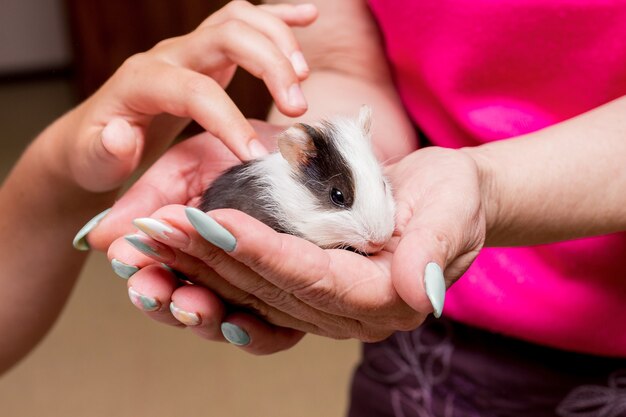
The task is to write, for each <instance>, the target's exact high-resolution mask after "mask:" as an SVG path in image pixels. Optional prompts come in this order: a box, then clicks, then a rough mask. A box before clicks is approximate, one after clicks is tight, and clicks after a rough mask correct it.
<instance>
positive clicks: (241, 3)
mask: <svg viewBox="0 0 626 417" xmlns="http://www.w3.org/2000/svg"><path fill="white" fill-rule="evenodd" d="M251 7H254V6H252V5H251V4H250V3H248V2H247V1H245V0H237V1H231V2H230V3H228V4H227V5H226V7H225V10H227V11H228V12H229V13H235V14H237V13H241V12H242V11H244V10H247V9H249V8H251Z"/></svg>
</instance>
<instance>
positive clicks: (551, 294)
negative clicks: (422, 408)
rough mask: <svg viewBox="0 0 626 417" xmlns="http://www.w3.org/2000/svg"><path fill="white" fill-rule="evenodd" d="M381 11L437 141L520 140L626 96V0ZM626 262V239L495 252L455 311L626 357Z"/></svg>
mask: <svg viewBox="0 0 626 417" xmlns="http://www.w3.org/2000/svg"><path fill="white" fill-rule="evenodd" d="M370 5H371V9H372V12H373V14H374V16H375V18H376V20H377V22H378V24H379V27H380V29H381V32H382V34H383V38H384V42H385V48H386V53H387V56H388V59H389V61H390V63H391V67H392V71H393V74H394V77H395V81H396V84H397V87H398V91H399V93H400V95H401V97H402V100H403V102H404V104H405V106H406V108H407V111H408V112H409V114H410V116H411V117H412V119H413V120H414V121H415V123H416V125H417V126H418V127H419V129H420V130H421V131H422V132H423V133H424V134H425V135H426V136H427V137H428V138H429V140H430V141H431V142H432V143H433V144H435V145H439V146H446V147H461V146H473V145H479V144H482V143H486V142H489V141H494V140H501V139H506V138H510V137H515V136H518V135H521V134H524V133H528V132H532V131H534V130H538V129H541V128H543V127H546V126H549V125H551V124H554V123H558V122H560V121H563V120H565V119H568V118H570V117H573V116H575V115H577V114H580V113H583V112H585V111H588V110H590V109H592V108H594V107H597V106H599V105H601V104H603V103H606V102H608V101H610V100H612V99H615V98H617V97H620V96H622V95H624V94H626V1H601V0H589V1H575V0H569V1H567V0H551V1H547V0H545V1H538V0H505V1H489V0H483V1H480V0H449V1H440V0H426V1H412V0H396V1H387V0H370ZM625 117H626V115H625ZM589 140H590V141H593V140H596V138H589ZM625 140H626V138H625ZM558 157H559V155H554V158H555V159H557V158H558ZM578 175H585V169H584V167H581V169H580V172H579V173H578ZM575 180H576V179H575V178H573V179H572V181H575ZM625 259H626V234H624V233H621V234H614V235H610V236H602V237H595V238H589V239H581V240H577V241H572V242H563V243H558V244H551V245H542V246H535V247H529V248H489V249H484V250H483V251H482V253H481V254H480V255H479V257H478V258H477V260H476V261H475V263H474V264H473V265H472V267H471V268H470V269H469V270H468V271H467V273H466V274H465V275H464V276H463V278H462V279H461V280H459V282H458V283H456V284H455V285H454V286H453V287H452V288H451V289H450V290H449V291H448V295H447V298H446V306H445V309H444V314H446V315H447V316H448V317H450V318H452V319H455V320H458V321H460V322H464V323H467V324H471V325H474V326H478V327H482V328H485V329H489V330H492V331H496V332H501V333H504V334H507V335H510V336H514V337H519V338H521V339H525V340H528V341H532V342H536V343H541V344H545V345H549V346H553V347H557V348H562V349H569V350H576V351H581V352H587V353H594V354H601V355H613V356H626V332H624V331H623V328H624V323H626V268H625V267H623V266H622V264H623V262H624V260H625Z"/></svg>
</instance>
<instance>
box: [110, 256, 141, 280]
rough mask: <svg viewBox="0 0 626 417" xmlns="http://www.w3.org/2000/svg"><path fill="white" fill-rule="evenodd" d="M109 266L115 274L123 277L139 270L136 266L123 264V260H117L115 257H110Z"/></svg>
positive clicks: (125, 277)
mask: <svg viewBox="0 0 626 417" xmlns="http://www.w3.org/2000/svg"><path fill="white" fill-rule="evenodd" d="M111 267H112V268H113V272H115V273H116V274H117V276H119V277H121V278H124V279H128V278H130V277H132V276H133V275H134V274H135V272H137V271H139V268H137V267H136V266H134V265H128V264H125V263H124V262H122V261H118V260H117V259H115V258H113V259H111Z"/></svg>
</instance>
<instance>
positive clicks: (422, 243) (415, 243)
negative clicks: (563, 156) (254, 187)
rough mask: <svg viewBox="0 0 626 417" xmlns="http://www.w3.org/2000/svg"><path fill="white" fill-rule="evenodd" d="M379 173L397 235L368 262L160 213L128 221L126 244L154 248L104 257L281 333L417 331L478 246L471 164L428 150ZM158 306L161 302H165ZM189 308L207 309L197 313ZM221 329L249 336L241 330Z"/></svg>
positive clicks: (246, 222) (372, 336)
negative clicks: (164, 268) (391, 201)
mask: <svg viewBox="0 0 626 417" xmlns="http://www.w3.org/2000/svg"><path fill="white" fill-rule="evenodd" d="M388 173H389V178H390V180H391V182H392V184H393V186H394V189H395V196H396V199H397V202H398V230H397V233H396V235H395V236H394V238H392V240H391V242H389V244H388V245H387V247H386V248H385V249H384V250H383V251H382V252H380V253H378V254H376V255H374V256H370V257H364V256H360V255H357V254H355V253H352V252H348V251H343V250H322V249H320V248H318V247H316V246H315V245H313V244H311V243H309V242H307V241H304V240H302V239H299V238H297V237H294V236H290V235H284V234H279V233H276V232H274V231H273V230H271V229H269V228H268V227H267V226H265V225H263V224H261V223H259V222H258V221H256V220H255V219H252V218H250V217H249V216H246V215H245V214H243V213H240V212H237V211H234V210H217V211H214V212H211V213H210V216H209V215H205V214H204V213H201V212H198V211H197V210H193V209H185V208H184V207H181V206H168V207H163V208H161V209H159V210H157V211H156V212H155V213H154V214H153V215H152V216H151V218H152V219H151V220H146V219H142V220H139V221H136V224H137V225H138V226H139V227H140V228H141V229H142V230H143V231H144V232H145V233H146V234H147V235H148V236H149V237H150V238H151V239H150V238H148V237H146V236H141V237H139V236H140V235H137V236H135V237H134V238H131V241H133V240H135V242H134V243H135V246H136V247H138V248H140V249H141V244H140V245H137V244H136V242H137V240H136V239H139V240H140V241H143V242H144V243H147V244H148V246H149V247H150V248H152V249H150V250H147V251H146V250H145V247H144V248H143V249H144V253H143V255H142V254H139V253H137V252H135V253H133V251H131V250H130V249H131V247H130V245H128V242H126V241H124V240H118V241H117V242H115V243H114V244H113V245H112V247H111V249H110V251H109V257H110V258H115V259H117V260H122V261H123V262H124V263H130V264H131V265H135V266H136V267H138V268H142V267H144V266H147V265H150V264H152V263H153V260H158V261H160V262H165V263H167V264H168V265H170V266H171V267H172V268H174V269H176V270H177V271H180V272H182V273H183V274H185V275H186V276H187V277H188V279H189V280H191V281H193V282H194V283H196V284H198V285H196V287H199V286H204V287H206V288H209V289H211V290H212V291H214V292H215V293H217V294H219V295H220V296H221V297H222V298H223V299H224V300H225V301H227V302H228V303H229V304H231V305H232V306H233V307H235V308H237V307H238V308H242V307H243V308H244V309H246V310H252V311H254V312H256V313H257V314H258V315H259V316H261V317H263V318H265V319H266V320H267V321H269V322H271V323H273V324H276V325H279V326H281V327H290V328H294V329H298V330H301V331H305V332H312V333H316V334H321V335H324V336H330V337H335V338H346V337H355V338H358V339H361V340H365V341H376V340H380V339H383V338H385V337H387V336H388V335H389V334H391V333H392V332H393V331H396V330H410V329H413V328H415V327H417V326H418V325H419V324H420V323H421V322H422V320H423V319H424V317H425V315H426V314H427V313H429V312H430V311H433V307H434V308H435V313H436V314H437V315H438V314H440V312H441V308H442V307H443V302H444V296H445V292H444V291H445V287H446V285H450V284H451V283H452V282H453V281H454V280H456V279H457V278H458V277H459V276H460V275H461V274H462V273H463V272H464V271H465V269H467V267H468V266H469V264H470V263H471V261H472V260H473V259H474V258H475V256H476V254H477V253H478V251H479V250H480V248H481V247H482V243H483V241H484V213H483V210H482V205H481V194H480V187H479V178H478V175H477V170H476V165H475V164H474V162H473V160H472V159H471V158H469V157H468V156H466V155H465V154H464V153H463V152H461V151H452V150H444V149H438V148H427V149H424V150H420V151H417V152H415V153H413V154H411V155H410V156H408V157H406V158H405V159H404V160H402V161H401V162H399V163H398V164H396V165H394V166H393V167H391V168H390V169H389V172H388ZM211 219H213V220H215V221H217V224H216V223H215V222H213V221H212V220H211ZM189 220H191V221H192V222H191V223H193V227H192V225H191V224H190V222H189ZM220 225H221V226H220ZM194 227H195V228H194ZM164 231H165V232H164ZM198 232H200V233H198ZM173 236H176V238H174V237H173ZM208 242H212V243H208ZM431 263H436V264H437V265H440V266H442V267H443V268H444V269H445V275H446V278H447V280H446V282H445V283H444V280H443V275H442V274H441V271H440V270H439V271H438V270H437V268H433V267H432V265H431V266H430V267H427V265H429V264H431ZM135 277H137V278H135ZM424 279H425V280H426V281H424ZM131 280H133V281H134V282H133V281H131V282H130V283H129V285H131V286H135V285H141V286H142V287H143V288H144V289H145V291H147V292H150V291H151V290H150V288H151V286H152V284H149V283H150V282H152V281H153V280H154V278H153V277H150V275H148V274H142V275H141V280H139V276H137V275H136V276H133V278H131ZM424 282H426V285H424ZM425 287H426V288H425ZM174 291H176V290H174ZM159 296H161V297H163V298H164V299H166V300H167V299H169V298H170V293H168V292H167V291H165V292H162V293H160V294H159ZM191 304H193V303H191ZM192 307H193V308H194V309H195V311H198V310H202V309H205V310H206V308H205V307H203V306H202V305H201V303H196V304H193V306H192ZM411 307H412V308H411ZM285 313H286V314H285ZM229 323H232V324H236V325H237V326H239V328H242V329H244V330H245V331H247V330H248V327H247V323H245V322H242V321H237V320H230V319H229ZM251 339H252V340H254V337H251Z"/></svg>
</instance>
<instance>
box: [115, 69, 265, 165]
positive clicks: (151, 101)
mask: <svg viewBox="0 0 626 417" xmlns="http://www.w3.org/2000/svg"><path fill="white" fill-rule="evenodd" d="M136 60H137V61H139V62H137V63H131V64H127V68H126V69H125V71H126V72H127V74H128V77H122V78H123V79H124V85H123V86H122V89H121V91H124V92H125V93H124V96H125V99H126V101H127V105H128V107H129V108H131V109H133V111H138V112H140V113H143V114H151V115H156V114H160V113H163V112H165V113H170V114H173V115H175V116H179V117H191V118H193V119H194V120H195V121H196V122H198V123H199V124H200V125H201V126H202V127H203V128H205V129H206V130H207V131H209V132H211V133H212V134H213V135H215V136H216V137H218V138H219V139H220V140H221V141H222V142H223V143H224V144H225V145H226V146H227V147H228V148H229V149H230V150H231V151H232V152H233V153H234V154H235V155H236V156H237V157H238V158H240V159H243V160H247V159H250V158H255V157H259V156H262V155H263V152H267V151H265V150H264V149H263V147H262V146H261V145H260V143H259V142H258V140H257V139H256V133H255V131H254V129H253V128H252V126H250V124H249V123H248V121H247V120H246V118H245V117H244V116H243V114H242V113H241V111H240V110H239V109H238V108H237V106H236V105H235V103H233V101H232V100H231V99H230V97H228V95H227V94H226V92H225V91H224V90H223V89H222V87H221V86H220V85H219V84H218V83H217V82H215V81H214V80H213V79H211V78H210V77H207V76H205V75H203V74H199V73H197V72H195V71H192V70H190V69H186V68H180V67H176V66H173V65H170V64H166V63H163V62H159V61H155V60H145V61H142V58H141V57H138V58H136ZM129 66H130V67H131V68H128V67H129ZM155 86H158V87H155Z"/></svg>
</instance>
